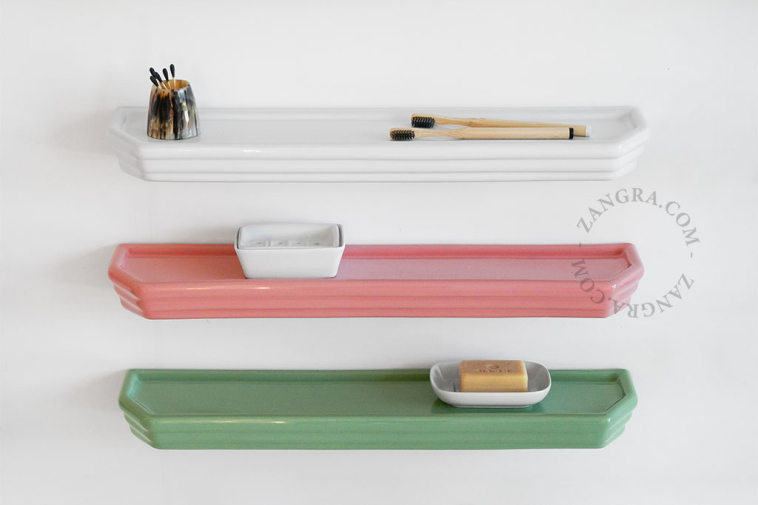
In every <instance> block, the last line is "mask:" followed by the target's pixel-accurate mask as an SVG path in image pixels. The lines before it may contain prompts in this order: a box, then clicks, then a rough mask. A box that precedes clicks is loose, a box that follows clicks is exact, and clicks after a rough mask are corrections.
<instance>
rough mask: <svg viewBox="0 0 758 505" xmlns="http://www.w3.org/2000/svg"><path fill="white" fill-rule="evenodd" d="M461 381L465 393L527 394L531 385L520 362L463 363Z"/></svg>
mask: <svg viewBox="0 0 758 505" xmlns="http://www.w3.org/2000/svg"><path fill="white" fill-rule="evenodd" d="M460 379H461V391H462V392H465V393H525V392H527V391H528V385H529V378H528V377H527V374H526V366H525V365H524V362H523V361H519V360H500V361H473V360H472V361H461V365H460Z"/></svg>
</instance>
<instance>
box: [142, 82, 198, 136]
mask: <svg viewBox="0 0 758 505" xmlns="http://www.w3.org/2000/svg"><path fill="white" fill-rule="evenodd" d="M171 82H172V84H175V85H176V88H177V89H162V88H158V87H156V86H153V88H152V90H150V106H149V108H148V112H147V135H148V136H149V137H152V138H154V139H161V140H181V139H189V138H192V137H196V136H197V135H198V134H199V133H200V126H199V124H198V120H197V106H196V105H195V95H193V94H192V87H191V86H190V83H189V82H188V81H185V80H182V79H175V80H172V81H171Z"/></svg>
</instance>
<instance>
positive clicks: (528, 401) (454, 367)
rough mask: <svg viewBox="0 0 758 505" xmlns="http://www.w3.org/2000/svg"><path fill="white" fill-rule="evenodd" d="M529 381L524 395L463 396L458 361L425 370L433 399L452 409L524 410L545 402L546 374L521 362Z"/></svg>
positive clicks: (547, 386)
mask: <svg viewBox="0 0 758 505" xmlns="http://www.w3.org/2000/svg"><path fill="white" fill-rule="evenodd" d="M524 365H525V366H526V373H527V377H528V380H529V384H528V386H527V391H526V392H524V393H464V392H462V391H461V390H460V384H461V381H460V376H459V374H460V361H443V362H441V363H437V364H435V365H434V366H433V367H432V369H431V370H430V371H429V380H430V381H431V383H432V389H434V393H435V394H436V395H437V398H439V399H440V400H442V401H443V402H445V403H448V404H450V405H453V406H454V407H464V408H466V407H467V408H525V407H529V406H531V405H534V404H535V403H539V402H541V401H542V400H544V399H545V397H546V396H547V394H548V392H550V385H551V382H550V372H549V371H548V369H547V368H545V367H544V366H542V365H540V364H539V363H533V362H531V361H524Z"/></svg>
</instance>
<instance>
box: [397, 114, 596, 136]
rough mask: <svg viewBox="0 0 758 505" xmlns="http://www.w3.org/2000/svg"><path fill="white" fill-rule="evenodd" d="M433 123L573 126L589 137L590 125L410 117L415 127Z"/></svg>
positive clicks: (476, 125) (432, 116)
mask: <svg viewBox="0 0 758 505" xmlns="http://www.w3.org/2000/svg"><path fill="white" fill-rule="evenodd" d="M435 124H454V125H461V126H471V127H474V128H480V127H526V128H532V127H547V128H550V127H565V128H573V129H574V135H576V136H577V137H589V136H590V127H589V126H583V125H572V124H556V123H537V122H534V121H509V120H505V119H487V118H456V117H446V116H435V115H432V114H414V115H413V116H412V117H411V125H413V126H414V127H416V128H431V127H432V126H434V125H435Z"/></svg>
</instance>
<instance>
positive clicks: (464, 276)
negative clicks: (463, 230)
mask: <svg viewBox="0 0 758 505" xmlns="http://www.w3.org/2000/svg"><path fill="white" fill-rule="evenodd" d="M643 273H644V268H643V266H642V261H641V260H640V257H639V255H638V254H637V251H636V249H635V247H634V245H633V244H623V243H621V244H582V245H352V246H346V247H345V252H344V255H343V257H342V261H341V263H340V267H339V271H338V272H337V276H336V277H334V278H327V279H246V278H245V276H244V274H243V272H242V268H241V266H240V264H239V261H238V259H237V256H236V254H235V252H234V247H233V246H232V245H230V244H122V245H120V246H118V247H117V248H116V250H115V252H114V254H113V258H112V260H111V264H110V267H109V269H108V276H109V277H110V279H111V281H112V282H113V285H114V288H115V290H116V293H117V294H118V296H119V298H120V300H121V304H122V305H123V307H125V308H126V309H128V310H130V311H132V312H134V313H136V314H138V315H140V316H143V317H145V318H148V319H208V318H256V317H266V318H270V317H311V318H312V317H595V318H597V317H609V316H612V315H614V314H616V313H617V312H619V311H621V310H622V309H623V308H624V307H626V305H627V304H628V303H629V302H630V301H631V297H632V294H633V293H634V292H635V290H636V289H637V286H638V284H639V282H640V279H641V278H642V276H643Z"/></svg>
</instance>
